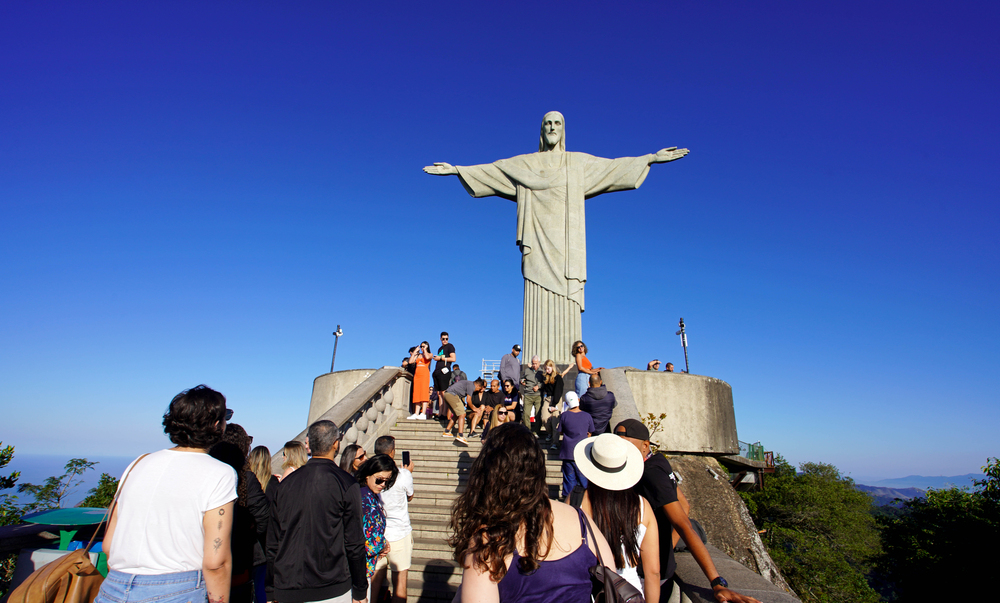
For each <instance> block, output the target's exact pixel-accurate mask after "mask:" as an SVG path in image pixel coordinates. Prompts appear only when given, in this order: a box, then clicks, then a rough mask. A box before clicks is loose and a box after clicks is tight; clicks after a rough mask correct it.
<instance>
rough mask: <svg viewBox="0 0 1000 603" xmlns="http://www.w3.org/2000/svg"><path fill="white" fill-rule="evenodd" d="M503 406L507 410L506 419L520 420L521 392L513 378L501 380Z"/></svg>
mask: <svg viewBox="0 0 1000 603" xmlns="http://www.w3.org/2000/svg"><path fill="white" fill-rule="evenodd" d="M503 406H504V408H505V409H506V410H507V420H508V421H520V420H521V394H520V393H518V391H517V387H516V386H515V385H514V380H513V379H504V380H503Z"/></svg>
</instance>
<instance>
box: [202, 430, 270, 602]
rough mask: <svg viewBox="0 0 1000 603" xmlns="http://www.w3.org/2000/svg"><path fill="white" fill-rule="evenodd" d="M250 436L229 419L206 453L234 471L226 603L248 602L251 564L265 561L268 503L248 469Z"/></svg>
mask: <svg viewBox="0 0 1000 603" xmlns="http://www.w3.org/2000/svg"><path fill="white" fill-rule="evenodd" d="M252 442H253V438H252V437H250V435H249V434H247V432H246V430H245V429H243V427H242V426H241V425H238V424H236V423H230V424H229V425H227V426H226V433H225V434H223V436H222V441H221V442H219V443H218V444H216V445H214V446H212V448H211V450H209V451H208V454H209V455H211V456H212V457H213V458H216V459H218V460H220V461H222V462H223V463H226V464H227V465H229V466H230V467H232V468H233V469H234V470H235V471H236V477H237V481H236V494H237V498H236V507H235V508H234V509H233V513H234V515H233V537H232V550H233V578H232V584H231V586H230V589H229V603H250V601H251V600H252V599H253V598H254V586H255V585H254V582H253V576H254V571H255V570H254V568H255V567H257V566H260V567H263V566H264V564H265V563H267V559H266V557H265V556H264V546H265V545H266V544H267V543H266V536H267V524H268V521H270V518H271V505H270V503H268V501H267V498H266V497H265V495H264V491H263V490H262V489H261V487H260V483H259V481H258V480H257V477H256V476H255V475H254V473H253V471H252V470H251V469H250V460H249V458H250V444H251V443H252Z"/></svg>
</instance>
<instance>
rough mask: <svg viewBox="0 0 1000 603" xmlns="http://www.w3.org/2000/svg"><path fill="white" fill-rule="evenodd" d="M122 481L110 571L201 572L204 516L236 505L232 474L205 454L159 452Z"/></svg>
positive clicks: (109, 565)
mask: <svg viewBox="0 0 1000 603" xmlns="http://www.w3.org/2000/svg"><path fill="white" fill-rule="evenodd" d="M133 465H135V471H132V467H133ZM125 475H126V476H127V479H126V480H125V484H124V486H123V489H122V493H121V495H120V496H119V498H118V507H117V510H116V511H115V515H116V517H117V518H118V523H117V525H116V526H115V533H114V536H113V539H112V542H111V551H110V554H109V555H108V567H110V568H111V569H113V570H117V571H119V572H125V573H128V574H141V575H157V574H171V573H175V572H189V571H192V570H200V569H201V568H202V560H203V558H204V551H205V528H204V524H203V523H202V521H203V519H204V515H205V512H206V511H210V510H212V509H216V508H218V507H221V506H222V505H224V504H226V503H228V502H229V501H231V500H235V499H236V472H235V471H233V469H232V467H230V466H229V465H226V464H225V463H222V462H220V461H217V460H215V459H214V458H212V457H210V456H208V455H207V454H204V453H200V452H181V451H178V450H160V451H159V452H154V453H152V454H150V455H148V456H146V457H145V458H144V459H142V461H141V462H139V464H138V465H136V461H132V464H131V465H129V466H128V469H126V470H125Z"/></svg>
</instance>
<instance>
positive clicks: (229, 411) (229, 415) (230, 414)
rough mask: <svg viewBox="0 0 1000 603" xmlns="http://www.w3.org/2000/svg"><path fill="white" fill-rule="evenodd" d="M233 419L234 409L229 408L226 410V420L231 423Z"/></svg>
mask: <svg viewBox="0 0 1000 603" xmlns="http://www.w3.org/2000/svg"><path fill="white" fill-rule="evenodd" d="M232 418H233V409H232V408H227V409H226V420H227V421H229V420H231V419H232Z"/></svg>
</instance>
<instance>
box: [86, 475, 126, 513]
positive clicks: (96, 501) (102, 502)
mask: <svg viewBox="0 0 1000 603" xmlns="http://www.w3.org/2000/svg"><path fill="white" fill-rule="evenodd" d="M117 490H118V478H117V477H112V476H110V475H108V474H107V473H102V474H101V481H99V482H98V483H97V486H95V487H93V488H91V489H90V491H88V492H87V495H88V496H87V498H85V499H83V501H81V502H80V506H81V507H101V508H104V509H107V508H108V507H110V506H111V501H113V500H114V499H115V492H116V491H117Z"/></svg>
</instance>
